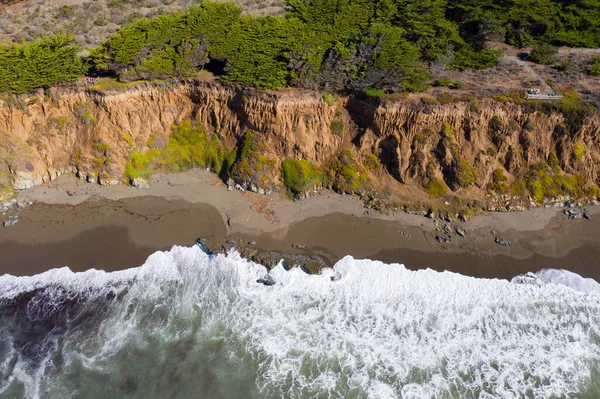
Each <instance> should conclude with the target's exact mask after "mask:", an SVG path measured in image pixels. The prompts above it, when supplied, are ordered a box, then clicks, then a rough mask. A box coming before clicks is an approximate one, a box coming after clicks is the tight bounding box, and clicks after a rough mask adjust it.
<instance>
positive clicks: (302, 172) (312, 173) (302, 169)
mask: <svg viewBox="0 0 600 399" xmlns="http://www.w3.org/2000/svg"><path fill="white" fill-rule="evenodd" d="M281 177H282V180H283V184H284V186H285V187H286V188H287V189H288V190H289V191H290V192H291V193H292V194H295V195H297V194H300V193H302V192H305V191H308V190H310V189H312V188H313V187H315V186H317V185H320V184H321V183H322V182H323V171H321V170H320V169H319V168H317V167H316V166H314V165H313V164H311V163H310V162H308V161H306V160H304V159H303V160H294V159H289V158H287V159H285V160H284V161H283V163H282V164H281Z"/></svg>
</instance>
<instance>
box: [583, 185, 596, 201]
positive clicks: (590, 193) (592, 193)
mask: <svg viewBox="0 0 600 399" xmlns="http://www.w3.org/2000/svg"><path fill="white" fill-rule="evenodd" d="M585 195H586V196H587V197H589V198H592V199H595V198H598V196H599V195H600V189H599V188H598V186H596V185H595V184H594V185H592V186H590V188H588V189H587V190H586V192H585Z"/></svg>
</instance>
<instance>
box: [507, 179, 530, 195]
mask: <svg viewBox="0 0 600 399" xmlns="http://www.w3.org/2000/svg"><path fill="white" fill-rule="evenodd" d="M526 190H527V186H526V185H525V182H524V181H516V182H514V183H513V184H512V185H511V186H510V191H511V193H512V194H513V195H516V196H519V197H521V196H523V195H525V191H526Z"/></svg>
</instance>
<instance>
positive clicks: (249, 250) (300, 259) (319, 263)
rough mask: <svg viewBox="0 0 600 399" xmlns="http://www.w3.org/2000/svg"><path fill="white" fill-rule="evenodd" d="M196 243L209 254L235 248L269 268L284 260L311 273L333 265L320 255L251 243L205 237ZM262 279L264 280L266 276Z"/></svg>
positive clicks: (241, 253)
mask: <svg viewBox="0 0 600 399" xmlns="http://www.w3.org/2000/svg"><path fill="white" fill-rule="evenodd" d="M196 243H197V244H199V245H200V246H201V248H202V249H203V250H204V252H206V253H207V254H209V255H217V254H226V253H227V252H228V251H229V250H231V249H235V250H237V251H238V252H239V253H240V255H241V256H242V257H243V258H244V259H246V260H249V261H252V262H255V263H258V264H261V265H263V266H265V267H266V268H267V269H268V270H271V269H272V268H274V267H275V266H277V265H278V264H279V262H283V265H284V266H285V267H286V268H287V269H291V268H293V267H300V268H301V269H302V270H304V271H305V272H306V273H309V274H319V273H320V272H321V269H323V268H325V267H331V266H330V265H329V264H328V262H327V261H326V260H325V259H324V258H323V257H321V256H319V255H309V254H286V253H283V252H279V251H264V250H261V249H258V248H256V247H254V246H251V245H244V244H237V245H233V244H230V243H228V242H226V243H225V244H220V245H219V244H213V243H212V242H211V241H210V240H208V239H206V238H203V237H201V238H198V240H196ZM295 248H303V246H299V245H297V246H295ZM261 280H264V278H263V279H261ZM259 282H261V283H263V284H265V283H266V282H265V281H259Z"/></svg>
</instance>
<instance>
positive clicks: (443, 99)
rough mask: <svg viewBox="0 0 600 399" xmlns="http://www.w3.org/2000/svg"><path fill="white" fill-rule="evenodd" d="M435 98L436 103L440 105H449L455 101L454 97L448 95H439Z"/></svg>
mask: <svg viewBox="0 0 600 399" xmlns="http://www.w3.org/2000/svg"><path fill="white" fill-rule="evenodd" d="M435 98H436V99H437V101H438V102H439V103H440V104H450V103H453V102H454V101H456V99H455V98H454V96H452V95H451V94H449V93H440V94H438V95H437V96H436V97H435Z"/></svg>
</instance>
